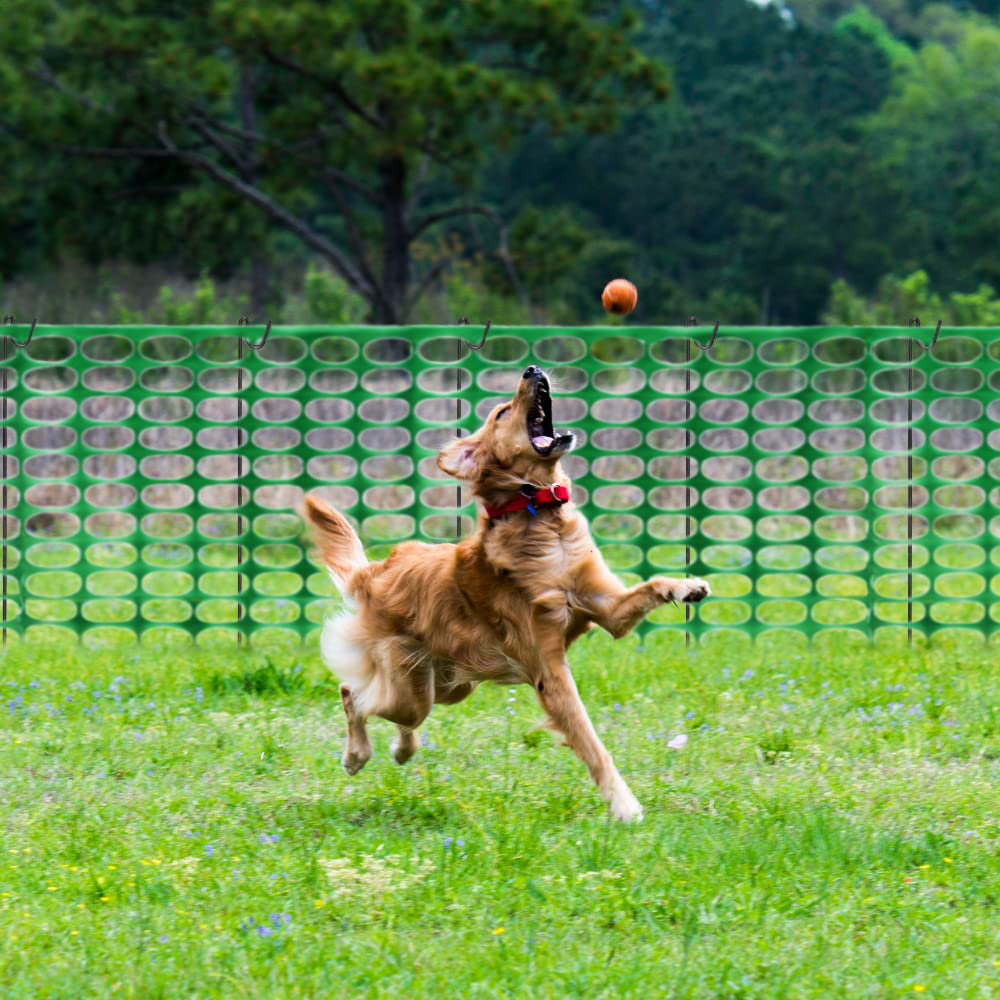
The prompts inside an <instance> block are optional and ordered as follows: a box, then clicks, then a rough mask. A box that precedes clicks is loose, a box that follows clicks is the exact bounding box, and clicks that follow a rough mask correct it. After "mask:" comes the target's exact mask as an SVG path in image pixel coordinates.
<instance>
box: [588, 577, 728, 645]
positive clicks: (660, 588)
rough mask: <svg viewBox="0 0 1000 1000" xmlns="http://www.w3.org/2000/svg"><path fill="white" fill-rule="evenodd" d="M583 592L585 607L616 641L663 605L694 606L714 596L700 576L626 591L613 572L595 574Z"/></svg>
mask: <svg viewBox="0 0 1000 1000" xmlns="http://www.w3.org/2000/svg"><path fill="white" fill-rule="evenodd" d="M580 589H581V594H580V595H579V598H578V599H579V601H580V604H581V606H582V607H583V608H584V609H585V610H586V611H587V612H589V614H590V615H591V617H592V618H593V620H594V621H595V622H596V623H597V624H598V625H600V626H601V628H603V629H607V631H608V632H610V633H611V634H612V635H613V636H614V637H615V638H616V639H620V638H621V637H622V636H623V635H627V634H628V633H629V632H631V631H632V629H634V628H635V627H636V625H638V624H639V622H641V621H642V619H643V618H645V617H646V615H648V614H649V612H650V611H652V610H653V609H654V608H658V607H660V605H661V604H666V603H668V602H670V601H674V602H677V603H679V604H693V603H696V602H698V601H700V600H702V599H703V598H705V597H707V596H708V595H709V594H710V593H711V591H710V589H709V586H708V584H707V583H706V582H705V581H704V580H699V579H697V578H696V577H689V578H687V579H683V580H681V579H672V578H670V577H666V576H654V577H653V579H652V580H647V581H646V582H645V583H637V584H636V585H635V586H634V587H629V588H625V587H623V586H622V585H621V584H620V583H619V582H618V580H617V578H616V577H614V576H612V574H611V573H610V571H607V572H604V573H595V574H592V575H591V577H590V579H588V580H586V582H585V584H584V586H582V587H581V588H580Z"/></svg>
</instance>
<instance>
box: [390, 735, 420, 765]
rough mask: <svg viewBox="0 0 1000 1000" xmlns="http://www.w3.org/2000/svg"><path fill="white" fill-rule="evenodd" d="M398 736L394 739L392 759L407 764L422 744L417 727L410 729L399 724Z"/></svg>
mask: <svg viewBox="0 0 1000 1000" xmlns="http://www.w3.org/2000/svg"><path fill="white" fill-rule="evenodd" d="M396 729H397V730H398V732H397V733H396V738H395V739H394V740H393V741H392V759H393V760H394V761H395V762H396V763H397V764H405V763H406V762H407V761H408V760H409V759H410V758H411V757H412V756H413V755H414V754H415V753H416V752H417V747H419V746H420V740H419V739H418V737H417V731H416V729H408V728H407V727H406V726H397V727H396Z"/></svg>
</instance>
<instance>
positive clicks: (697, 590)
mask: <svg viewBox="0 0 1000 1000" xmlns="http://www.w3.org/2000/svg"><path fill="white" fill-rule="evenodd" d="M711 593H712V588H711V587H709V585H708V583H707V582H706V581H705V580H699V579H698V578H697V577H694V576H693V577H691V578H690V579H688V580H679V581H678V585H677V588H676V594H677V596H676V597H675V598H674V599H675V600H677V601H680V602H681V603H682V604H697V603H698V602H699V601H703V600H704V599H705V598H706V597H708V595H709V594H711Z"/></svg>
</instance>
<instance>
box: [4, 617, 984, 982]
mask: <svg viewBox="0 0 1000 1000" xmlns="http://www.w3.org/2000/svg"><path fill="white" fill-rule="evenodd" d="M573 662H574V667H575V671H576V675H577V678H578V683H579V686H580V688H581V691H582V693H583V696H584V700H585V701H586V703H587V704H588V706H589V708H590V711H591V715H592V717H593V718H594V721H595V724H596V725H597V727H598V729H599V730H600V731H601V733H602V735H603V738H604V740H605V742H606V743H607V745H608V747H609V749H610V750H611V752H612V754H613V755H614V757H615V759H616V761H617V762H618V764H619V765H620V767H621V768H622V770H623V772H624V774H625V776H626V779H627V780H628V781H629V782H630V784H631V785H632V788H633V789H634V791H635V792H636V794H637V795H638V797H639V799H640V801H642V803H643V805H644V807H645V810H646V817H645V820H644V822H643V823H642V825H641V826H638V827H628V826H621V825H616V824H611V823H609V821H608V820H607V818H606V814H605V811H604V807H603V804H602V803H601V802H600V800H599V798H598V796H597V794H596V792H595V790H594V789H593V788H592V786H591V785H590V783H589V780H588V779H587V776H586V772H585V770H584V768H583V765H582V764H581V763H580V762H579V761H578V760H577V759H576V758H575V757H574V756H573V755H572V754H571V753H570V752H569V751H568V750H566V749H565V748H562V747H559V746H558V745H557V744H556V742H555V741H554V739H553V738H552V737H551V736H550V735H549V734H548V733H547V732H543V731H539V730H536V729H534V728H533V727H534V725H535V723H536V722H537V721H538V719H539V714H540V713H539V710H538V708H537V706H536V704H535V702H534V696H533V694H532V692H531V691H530V690H529V689H527V688H524V687H522V688H517V689H506V688H483V689H481V690H480V691H479V692H477V694H476V695H475V696H474V697H473V698H471V699H470V700H469V701H467V702H465V703H464V704H461V705H458V706H454V707H451V708H438V709H436V710H435V712H434V713H433V715H432V716H431V718H430V719H429V720H428V722H427V725H426V726H425V728H424V731H423V732H424V740H425V744H426V745H425V746H424V747H423V748H422V749H421V750H420V752H419V753H418V755H417V756H416V757H415V758H414V759H413V761H411V763H410V764H408V765H407V766H406V767H404V768H400V767H397V766H396V765H395V764H394V763H392V761H391V759H390V758H389V755H388V743H389V739H390V736H391V727H390V726H388V725H387V724H385V723H379V722H376V723H374V724H373V726H372V736H373V742H374V744H375V754H376V756H375V758H374V759H373V760H372V761H371V762H370V763H369V765H368V767H367V768H366V769H365V770H364V771H362V772H361V774H360V775H358V776H357V777H356V778H348V777H347V776H346V775H345V774H344V772H343V771H342V770H341V768H340V765H339V754H340V749H341V741H342V737H343V726H342V717H341V713H340V708H339V705H338V703H337V700H336V695H335V688H334V686H333V684H332V683H331V682H330V680H329V679H328V678H327V677H326V676H325V675H324V673H323V671H322V669H321V668H320V666H319V664H318V662H317V660H316V657H315V656H314V655H313V654H305V653H302V654H297V653H291V652H285V653H275V654H274V655H272V656H271V657H269V658H265V657H264V656H262V655H260V654H243V655H235V654H233V653H222V652H215V653H213V652H196V653H192V652H189V651H176V650H175V651H164V652H155V651H149V650H144V651H135V650H132V649H128V650H125V651H104V652H92V651H88V650H85V649H81V648H76V647H70V648H41V647H31V646H14V645H12V646H11V647H10V648H9V649H8V651H7V653H6V655H5V658H4V661H3V672H2V680H0V684H2V685H3V690H4V702H5V704H4V705H3V706H0V717H2V719H3V731H2V734H0V767H2V778H3V785H2V787H3V803H4V836H3V842H2V855H0V942H2V945H3V947H2V949H0V984H2V986H0V990H2V994H3V996H4V998H13V997H29V996H30V997H41V996H44V997H73V998H78V997H88V996H111V995H115V996H135V997H143V998H149V997H177V996H199V997H223V996H224V997H234V996H249V997H355V996H357V997H368V996H371V997H394V998H398V997H412V998H421V997H509V996H519V997H520V996H532V997H536V996H537V997H553V998H556V997H568V996H569V997H587V998H592V997H649V996H655V997H659V996H663V997H668V996H691V997H784V996H789V997H852V998H853V997H892V996H909V995H912V994H914V993H918V994H919V993H922V994H923V995H925V996H928V997H932V996H933V997H991V996H1000V810H998V795H997V791H998V783H1000V764H998V758H1000V707H998V706H1000V696H998V688H997V669H998V666H1000V655H998V654H996V653H992V654H991V653H988V652H986V651H984V650H983V649H982V648H979V649H975V648H966V649H951V650H947V651H939V652H930V653H928V652H923V651H919V652H914V653H912V654H910V653H907V652H906V651H902V652H901V651H898V650H897V651H886V650H881V651H879V650H870V649H862V650H855V651H851V650H847V649H844V650H841V651H839V652H837V651H833V650H829V649H828V650H826V651H823V652H819V653H808V652H806V653H803V652H801V651H791V650H786V651H784V652H783V651H781V650H770V651H768V652H767V653H754V654H748V653H746V652H739V653H737V652H734V651H730V652H728V653H727V652H726V651H725V650H722V649H720V650H716V651H714V652H698V653H693V654H687V653H685V652H684V651H683V650H681V651H679V652H678V651H674V650H672V649H668V648H666V647H663V646H657V645H656V644H655V642H653V641H651V642H650V643H649V644H648V645H647V648H646V649H645V650H642V651H640V650H639V649H638V647H637V644H636V643H635V642H634V641H631V640H629V641H626V642H623V643H618V644H612V643H611V642H610V641H609V640H606V639H605V638H604V637H603V636H597V637H594V638H593V639H588V640H586V641H584V642H581V643H580V644H579V648H576V647H574V656H573ZM680 734H685V735H687V736H688V742H687V745H686V746H685V747H683V748H682V749H673V748H671V746H670V745H669V744H670V742H671V741H673V742H674V743H675V744H677V743H679V742H681V741H678V740H676V739H675V737H677V736H678V735H680Z"/></svg>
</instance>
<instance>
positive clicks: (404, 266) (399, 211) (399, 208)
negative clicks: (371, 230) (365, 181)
mask: <svg viewBox="0 0 1000 1000" xmlns="http://www.w3.org/2000/svg"><path fill="white" fill-rule="evenodd" d="M378 171H379V177H380V179H381V180H380V185H379V188H380V192H381V194H382V197H383V198H384V199H385V201H384V207H383V209H382V295H381V301H380V302H376V303H375V304H374V309H373V313H374V320H375V322H376V323H384V324H387V325H391V326H395V325H396V324H398V323H405V322H406V293H407V292H408V291H409V286H410V238H409V234H408V233H407V229H406V164H405V163H404V162H403V160H402V159H400V158H398V157H392V158H390V159H386V160H382V162H381V163H379V166H378Z"/></svg>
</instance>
